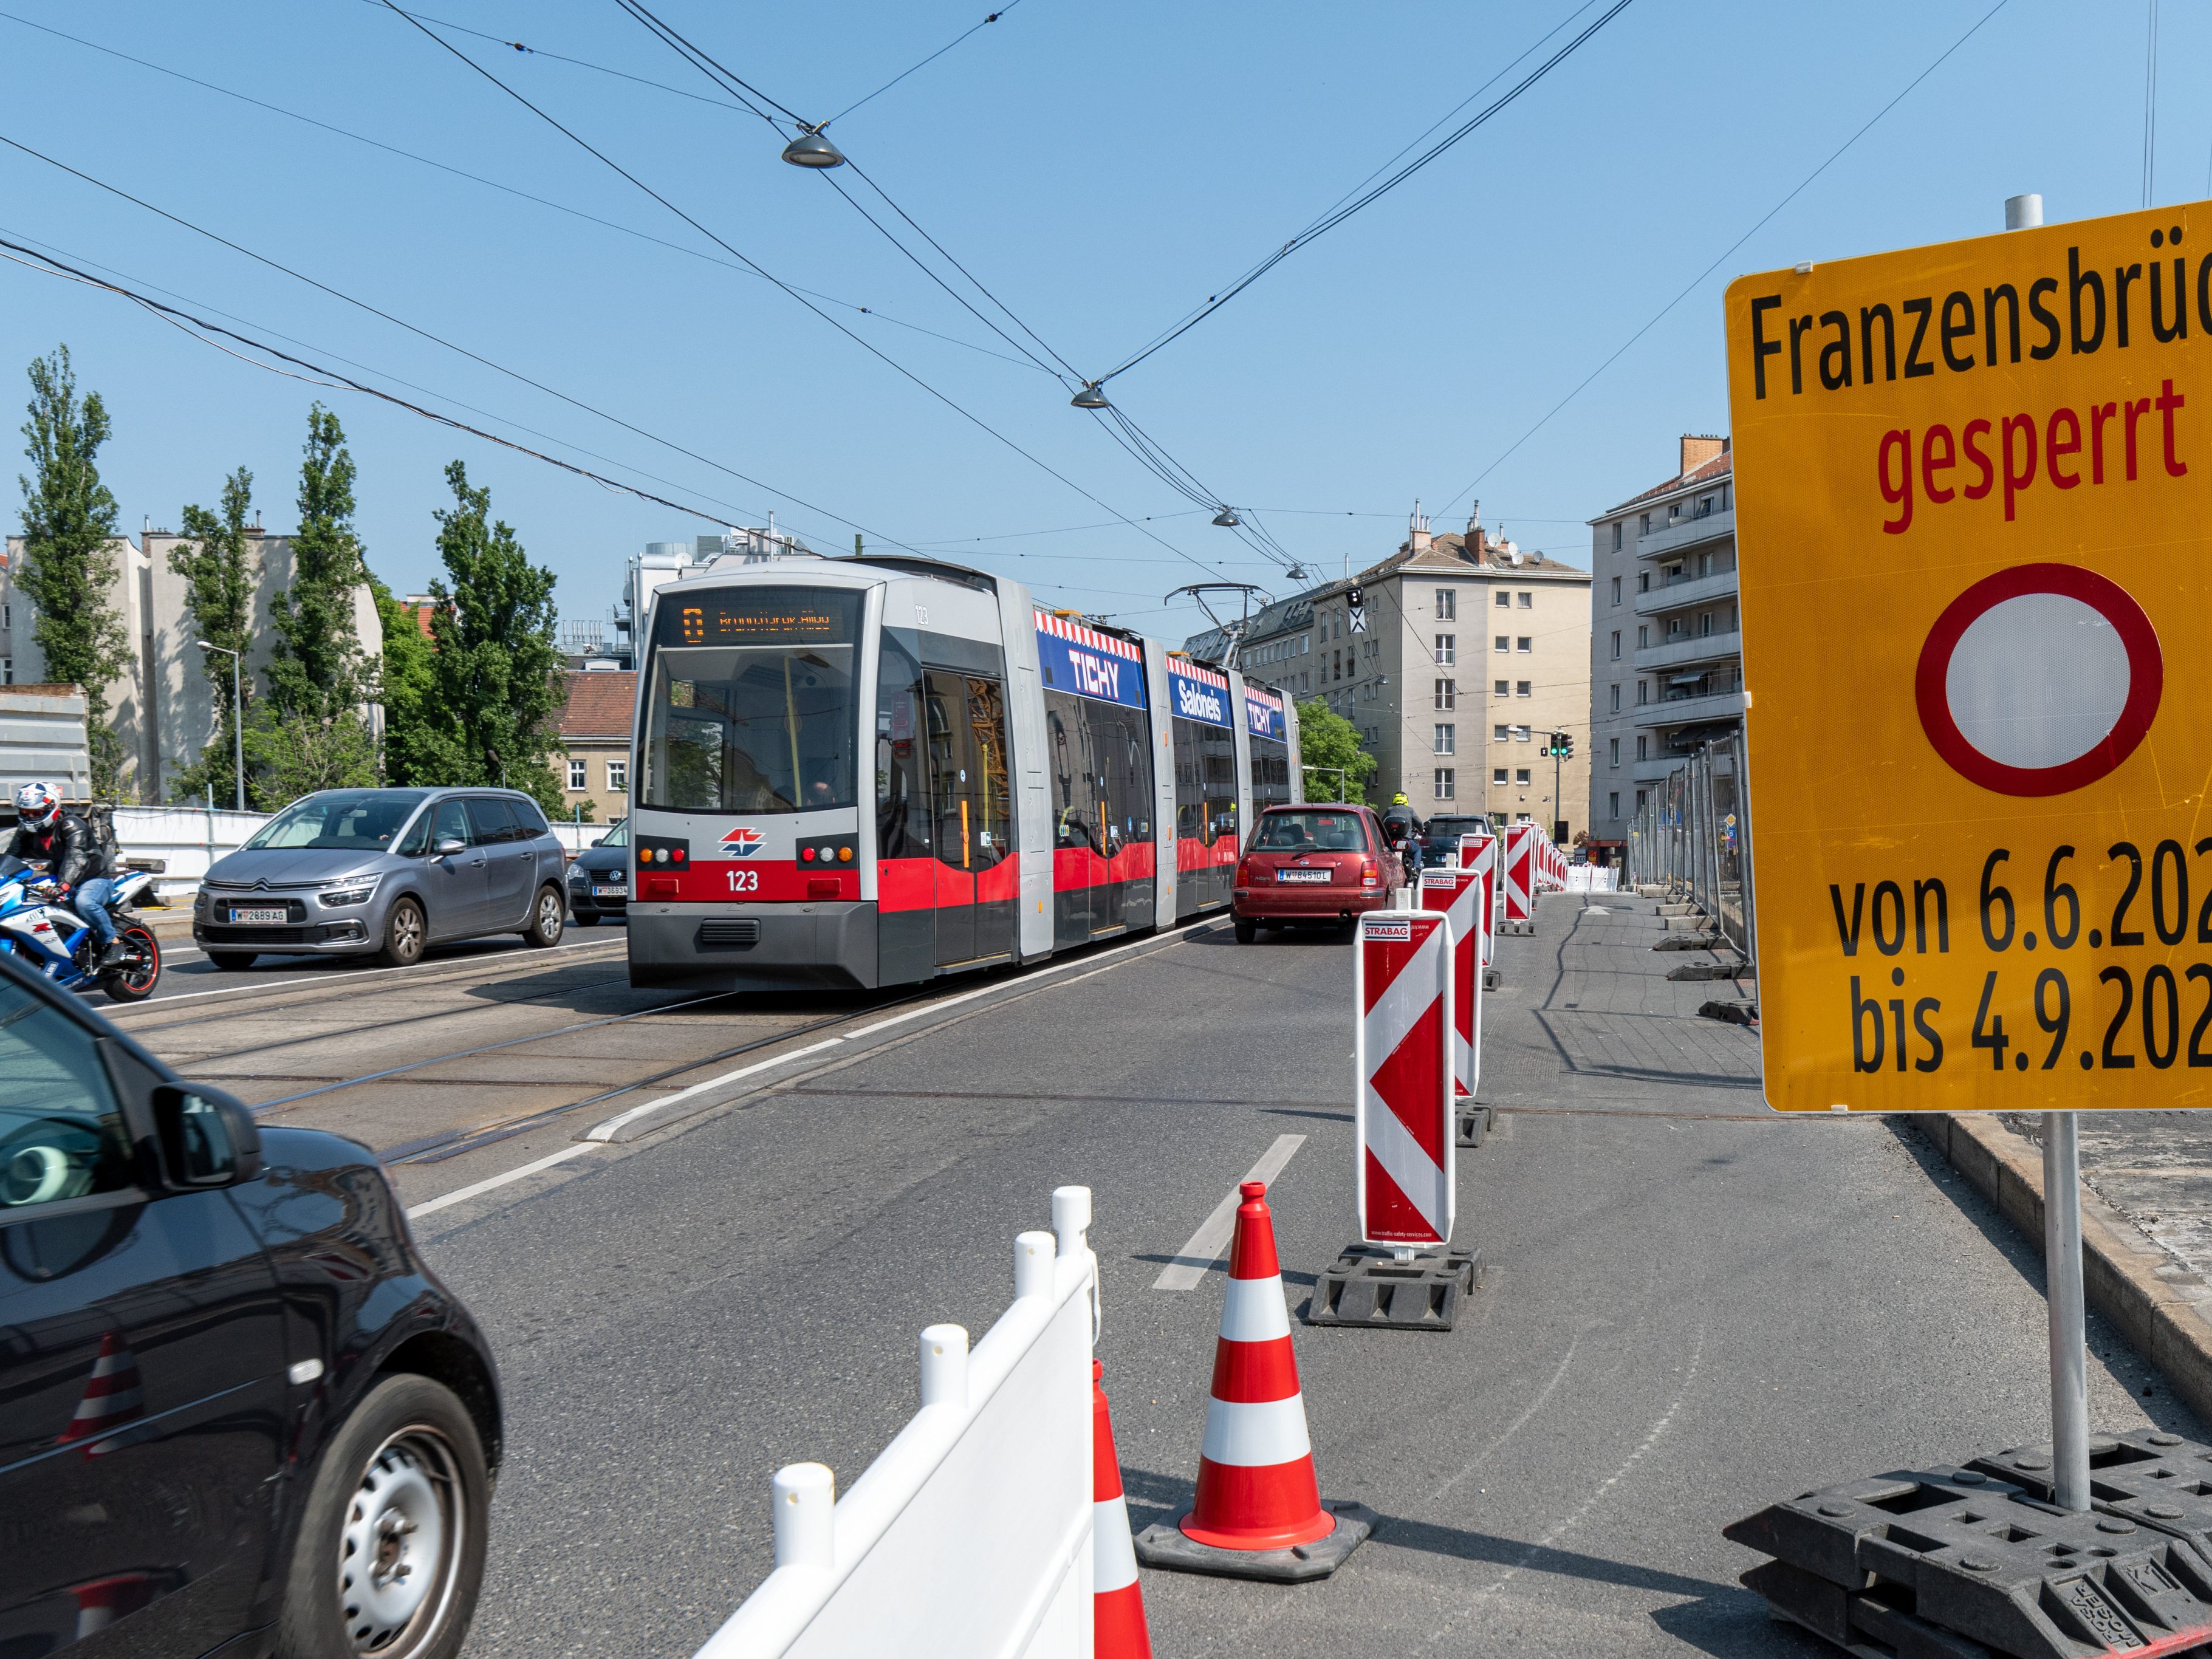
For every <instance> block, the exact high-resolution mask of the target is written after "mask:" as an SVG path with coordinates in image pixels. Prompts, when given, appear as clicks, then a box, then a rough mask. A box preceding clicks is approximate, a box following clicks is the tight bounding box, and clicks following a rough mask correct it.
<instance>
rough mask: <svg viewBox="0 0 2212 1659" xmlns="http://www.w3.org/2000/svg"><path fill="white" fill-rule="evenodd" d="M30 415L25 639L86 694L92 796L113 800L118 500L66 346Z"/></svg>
mask: <svg viewBox="0 0 2212 1659" xmlns="http://www.w3.org/2000/svg"><path fill="white" fill-rule="evenodd" d="M30 375H31V402H30V416H31V418H30V419H29V420H28V421H27V422H25V423H24V426H23V435H24V437H25V438H27V439H28V440H29V442H28V444H27V445H26V447H25V448H24V450H23V453H24V454H25V455H26V456H27V457H28V458H29V459H30V462H31V465H32V468H33V471H35V472H36V473H37V475H38V477H37V478H36V480H35V482H34V481H33V480H32V479H30V478H26V477H22V476H21V474H18V475H17V476H16V480H15V481H16V483H19V484H21V486H22V489H23V561H22V563H21V565H20V566H19V567H18V568H17V569H16V571H15V586H18V587H20V588H21V589H22V591H23V592H24V595H25V596H26V597H27V599H29V600H30V601H31V605H32V606H33V610H34V611H36V613H37V619H36V620H35V621H34V622H33V623H32V626H31V636H32V638H33V639H35V640H36V641H38V642H39V649H40V652H41V653H43V654H44V656H45V657H46V677H47V678H48V679H50V680H53V681H57V682H59V683H63V684H73V685H76V686H78V687H80V688H81V689H82V690H83V692H84V699H85V716H86V719H85V727H86V732H87V735H88V739H89V743H90V747H91V750H92V792H93V793H94V794H95V795H106V796H112V795H113V794H114V793H116V788H117V786H118V781H119V774H120V772H121V769H122V763H123V741H122V739H121V738H118V737H117V736H116V734H115V730H114V728H113V727H112V726H110V725H109V724H108V722H107V684H108V682H109V681H111V680H112V679H114V678H116V677H117V676H118V674H120V673H121V672H122V671H123V670H124V667H125V665H127V664H128V663H129V662H130V660H131V642H130V640H129V638H128V637H127V636H126V635H125V633H124V629H123V618H122V616H121V614H120V613H119V612H118V611H117V610H116V608H115V606H114V605H112V604H111V603H109V600H108V594H109V592H111V591H112V588H113V586H114V584H115V579H116V574H117V572H118V568H119V567H118V560H117V556H116V550H115V548H114V545H113V542H114V537H115V514H116V507H115V497H114V496H113V495H111V494H109V492H108V489H107V486H106V484H104V483H101V482H100V468H99V466H98V465H97V464H96V458H97V456H98V455H99V453H100V446H101V445H102V444H104V443H106V441H107V438H108V430H109V428H108V423H107V408H106V404H103V403H101V402H100V394H99V393H98V392H87V393H86V394H85V396H84V400H83V401H82V403H80V402H78V401H77V395H76V374H75V372H74V371H73V370H72V369H71V368H70V354H69V348H68V347H67V346H66V345H58V346H56V347H55V348H54V352H53V355H52V356H50V357H40V358H36V359H34V360H33V362H32V364H31V368H30Z"/></svg>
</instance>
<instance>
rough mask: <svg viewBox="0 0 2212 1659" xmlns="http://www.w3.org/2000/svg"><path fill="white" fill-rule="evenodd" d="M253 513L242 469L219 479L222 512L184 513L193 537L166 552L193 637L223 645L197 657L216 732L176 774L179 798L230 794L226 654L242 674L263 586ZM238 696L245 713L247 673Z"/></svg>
mask: <svg viewBox="0 0 2212 1659" xmlns="http://www.w3.org/2000/svg"><path fill="white" fill-rule="evenodd" d="M252 510H253V475H252V473H251V472H249V471H246V469H245V468H244V467H242V466H241V467H240V468H239V469H238V471H235V472H234V473H232V474H231V475H230V477H228V478H226V479H224V480H223V483H222V511H221V512H220V513H210V512H209V511H208V510H207V508H205V507H186V508H185V513H184V525H185V531H184V533H185V535H186V536H187V537H189V538H191V539H190V540H188V541H184V542H180V543H179V544H177V545H176V546H175V547H173V548H172V549H170V550H169V568H170V569H172V570H173V571H175V572H176V573H177V574H178V575H179V576H182V577H183V578H184V579H185V609H186V610H187V611H189V612H190V613H191V620H192V626H193V629H194V630H195V632H196V635H197V637H198V638H200V639H203V640H205V641H207V642H208V643H209V644H210V645H215V646H219V647H222V649H221V650H217V651H204V652H201V653H199V654H200V656H201V657H202V658H203V659H204V660H203V661H202V663H201V667H202V669H203V670H204V672H205V673H206V675H207V682H208V696H209V698H210V701H211V702H213V704H214V706H215V708H216V727H215V735H214V736H213V737H212V738H209V739H208V744H207V747H206V748H204V749H203V750H201V751H200V757H199V760H198V762H197V763H196V764H194V765H191V766H190V767H187V768H185V770H184V771H183V772H181V773H179V775H177V777H176V780H175V781H174V784H173V789H174V791H175V795H176V799H179V800H197V799H200V798H201V797H203V796H205V795H210V794H212V795H214V796H215V797H216V798H217V799H228V798H229V797H230V794H231V791H232V787H233V782H234V766H235V753H236V751H235V748H234V737H233V731H234V726H235V724H236V720H235V714H236V713H237V708H236V702H237V699H234V697H233V695H232V680H231V675H232V671H233V662H234V659H232V658H231V657H229V656H228V655H227V654H225V653H228V652H232V651H235V652H237V653H240V655H239V657H238V659H236V661H237V665H238V666H239V667H240V668H241V669H242V668H243V667H244V657H245V653H246V652H248V651H249V650H251V649H252V645H253V592H254V589H255V588H256V587H257V586H258V585H259V582H260V576H261V570H260V565H261V560H260V556H259V548H258V538H255V537H253V536H250V535H248V534H247V533H246V520H247V517H248V515H249V514H251V513H252ZM238 698H240V699H243V701H244V702H245V705H246V708H252V707H253V706H254V702H255V697H254V687H253V676H252V674H251V673H246V674H242V675H240V678H239V680H238Z"/></svg>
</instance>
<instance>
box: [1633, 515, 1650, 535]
mask: <svg viewBox="0 0 2212 1659" xmlns="http://www.w3.org/2000/svg"><path fill="white" fill-rule="evenodd" d="M1636 533H1637V534H1638V535H1639V536H1648V535H1650V533H1651V515H1650V513H1645V514H1644V522H1643V523H1641V524H1639V525H1638V526H1636Z"/></svg>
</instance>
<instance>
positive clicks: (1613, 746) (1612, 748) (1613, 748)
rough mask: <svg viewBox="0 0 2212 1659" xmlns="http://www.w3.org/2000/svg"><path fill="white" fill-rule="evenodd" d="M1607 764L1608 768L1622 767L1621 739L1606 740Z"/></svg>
mask: <svg viewBox="0 0 2212 1659" xmlns="http://www.w3.org/2000/svg"><path fill="white" fill-rule="evenodd" d="M1606 763H1607V765H1608V766H1612V767H1615V768H1618V767H1619V766H1620V738H1607V739H1606Z"/></svg>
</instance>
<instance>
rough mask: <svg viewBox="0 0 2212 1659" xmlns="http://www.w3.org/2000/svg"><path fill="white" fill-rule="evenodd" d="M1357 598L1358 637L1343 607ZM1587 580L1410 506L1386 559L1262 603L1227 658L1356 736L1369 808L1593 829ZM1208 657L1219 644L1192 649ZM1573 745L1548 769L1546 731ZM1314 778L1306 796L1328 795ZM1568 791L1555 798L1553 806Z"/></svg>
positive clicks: (1475, 522)
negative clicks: (1372, 765)
mask: <svg viewBox="0 0 2212 1659" xmlns="http://www.w3.org/2000/svg"><path fill="white" fill-rule="evenodd" d="M1354 587H1357V588H1358V590H1359V591H1360V595H1361V599H1362V601H1363V604H1362V609H1363V610H1364V613H1365V624H1366V625H1365V628H1364V630H1359V629H1355V628H1354V627H1353V624H1352V610H1351V605H1350V602H1349V595H1350V592H1351V590H1352V588H1354ZM1589 618H1590V578H1589V573H1588V572H1586V571H1582V570H1577V569H1576V568H1574V567H1573V566H1572V565H1569V564H1564V563H1561V562H1559V561H1558V560H1556V559H1549V558H1547V557H1545V556H1543V555H1542V554H1541V553H1534V552H1524V551H1522V550H1521V549H1520V548H1518V547H1516V546H1515V545H1514V544H1512V543H1511V542H1510V541H1502V540H1497V539H1494V538H1492V536H1491V534H1490V532H1488V531H1487V530H1486V529H1485V528H1484V527H1483V526H1482V524H1481V522H1480V519H1479V517H1478V518H1471V519H1469V520H1468V526H1467V529H1466V531H1465V532H1463V533H1449V532H1448V533H1446V534H1444V535H1441V536H1438V535H1432V534H1431V532H1430V530H1429V522H1428V520H1427V519H1426V518H1425V517H1424V516H1422V514H1421V512H1420V509H1419V506H1418V505H1417V506H1416V507H1415V508H1414V510H1413V519H1412V520H1411V522H1410V524H1409V525H1408V526H1407V536H1406V539H1405V541H1404V542H1403V543H1401V544H1400V545H1399V548H1398V550H1397V551H1396V552H1395V554H1393V555H1392V556H1390V557H1389V558H1387V559H1385V560H1383V562H1381V563H1379V564H1376V565H1374V566H1372V567H1370V568H1368V569H1365V570H1363V571H1361V572H1360V573H1359V574H1358V575H1357V576H1355V577H1352V579H1350V580H1346V581H1337V582H1332V583H1330V584H1329V585H1328V586H1325V587H1320V588H1316V589H1314V590H1312V591H1310V592H1305V593H1301V594H1299V595H1297V597H1296V598H1295V599H1288V600H1285V601H1283V602H1281V603H1280V604H1278V605H1271V606H1269V607H1268V608H1267V610H1266V611H1262V612H1261V614H1260V615H1259V616H1258V617H1255V619H1254V621H1253V623H1252V626H1251V627H1250V628H1249V629H1247V630H1246V631H1245V634H1244V637H1243V641H1242V642H1241V644H1240V647H1239V650H1238V653H1237V664H1238V666H1239V667H1240V668H1241V669H1242V670H1243V672H1244V673H1245V674H1246V675H1247V676H1249V677H1250V678H1254V679H1256V680H1259V681H1260V682H1261V683H1262V684H1270V685H1278V686H1280V687H1282V688H1283V689H1284V690H1286V691H1288V692H1289V693H1291V695H1292V696H1296V697H1297V698H1298V699H1300V700H1301V701H1304V700H1305V699H1307V698H1310V697H1320V698H1322V699H1323V700H1325V701H1326V702H1328V706H1329V707H1330V708H1333V709H1334V710H1335V711H1336V712H1337V713H1338V714H1341V715H1343V716H1344V718H1345V719H1346V720H1350V721H1351V722H1352V725H1354V726H1357V727H1358V728H1359V732H1360V735H1361V738H1362V739H1363V741H1364V745H1365V747H1366V749H1367V750H1368V752H1369V753H1370V754H1372V755H1373V756H1375V757H1376V761H1377V763H1378V764H1377V768H1376V774H1375V776H1374V778H1373V780H1372V781H1370V784H1369V792H1370V797H1371V798H1373V799H1377V800H1380V801H1383V802H1388V801H1389V799H1390V798H1391V796H1392V795H1394V794H1395V793H1397V792H1399V791H1400V790H1403V791H1404V792H1405V793H1406V796H1407V799H1408V801H1409V802H1410V803H1411V804H1412V805H1413V810H1414V811H1416V812H1418V813H1419V814H1420V815H1421V816H1422V817H1432V816H1434V815H1435V814H1437V813H1439V812H1448V813H1466V814H1468V815H1469V816H1478V815H1484V816H1487V817H1491V818H1492V819H1493V820H1496V821H1498V822H1501V823H1517V822H1520V821H1522V820H1523V819H1526V820H1528V821H1529V822H1531V823H1543V824H1547V825H1553V824H1556V823H1559V822H1561V821H1564V822H1565V823H1566V824H1567V825H1568V833H1569V837H1570V839H1571V837H1572V836H1573V835H1574V834H1576V833H1578V832H1579V831H1581V830H1582V829H1583V828H1584V827H1585V825H1586V824H1587V823H1588V822H1589V815H1588V811H1587V800H1588V796H1587V793H1586V791H1587V789H1588V786H1589V773H1588V772H1587V771H1586V770H1585V769H1583V767H1582V766H1581V764H1580V756H1581V754H1582V753H1583V748H1584V746H1585V744H1586V743H1587V741H1588V738H1589V643H1588V641H1589V625H1590V620H1589ZM1221 648H1222V641H1220V639H1219V638H1218V636H1210V635H1200V636H1198V637H1197V638H1196V639H1194V640H1193V641H1190V643H1189V646H1188V649H1190V650H1191V652H1192V653H1193V654H1194V655H1198V656H1202V657H1218V655H1219V653H1220V651H1221ZM1551 732H1566V733H1568V734H1569V735H1570V736H1571V737H1572V738H1573V739H1574V744H1575V750H1576V755H1577V759H1576V760H1575V761H1571V762H1568V763H1565V764H1564V765H1563V766H1561V767H1559V768H1558V769H1557V773H1558V779H1557V782H1556V783H1555V782H1554V767H1553V763H1552V760H1551V758H1550V757H1547V756H1546V755H1544V754H1543V753H1542V752H1541V751H1542V750H1543V749H1544V747H1545V744H1546V740H1547V736H1548V734H1549V733H1551ZM1335 787H1336V786H1335V781H1334V779H1328V778H1322V777H1317V776H1314V775H1309V776H1308V778H1307V780H1306V791H1307V793H1308V794H1309V795H1310V796H1322V797H1324V798H1325V797H1327V796H1328V795H1332V794H1334V793H1335ZM1559 794H1564V797H1565V799H1564V800H1561V799H1556V796H1557V795H1559Z"/></svg>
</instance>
